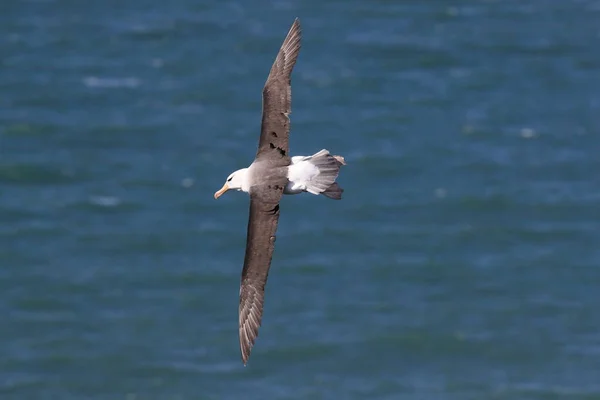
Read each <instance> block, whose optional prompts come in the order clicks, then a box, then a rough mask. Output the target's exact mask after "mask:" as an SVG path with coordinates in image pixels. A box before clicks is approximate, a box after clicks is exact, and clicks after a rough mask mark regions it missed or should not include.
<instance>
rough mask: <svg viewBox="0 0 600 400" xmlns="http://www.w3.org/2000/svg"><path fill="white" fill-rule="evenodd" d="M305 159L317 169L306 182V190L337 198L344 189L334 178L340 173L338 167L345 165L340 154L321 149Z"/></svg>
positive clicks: (339, 197) (340, 196)
mask: <svg viewBox="0 0 600 400" xmlns="http://www.w3.org/2000/svg"><path fill="white" fill-rule="evenodd" d="M306 161H308V162H310V163H311V164H312V165H314V166H315V167H317V168H318V169H319V174H318V175H317V176H315V177H314V178H313V179H311V180H310V181H309V182H307V184H306V191H307V192H309V193H312V194H323V195H324V196H326V197H329V198H330V199H335V200H339V199H341V198H342V192H343V191H344V190H343V189H342V188H341V187H340V186H339V185H338V184H337V183H336V182H335V180H336V179H337V177H338V174H339V173H340V167H341V166H342V165H346V161H345V160H344V157H342V156H333V155H331V154H329V151H327V150H325V149H323V150H321V151H319V152H318V153H315V154H313V155H312V156H310V157H307V159H306Z"/></svg>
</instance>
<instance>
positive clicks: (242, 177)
mask: <svg viewBox="0 0 600 400" xmlns="http://www.w3.org/2000/svg"><path fill="white" fill-rule="evenodd" d="M247 177H248V168H242V169H238V170H237V171H234V172H232V173H231V175H229V176H228V177H227V180H226V181H225V184H224V185H223V187H222V188H221V189H219V190H217V191H216V192H215V199H218V198H219V197H221V195H222V194H223V193H225V192H226V191H228V190H238V191H239V190H243V191H244V192H247V191H248V190H249V185H248V179H247Z"/></svg>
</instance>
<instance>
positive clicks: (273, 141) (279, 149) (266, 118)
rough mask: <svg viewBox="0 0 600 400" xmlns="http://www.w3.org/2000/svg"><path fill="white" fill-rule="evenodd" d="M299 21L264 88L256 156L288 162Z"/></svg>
mask: <svg viewBox="0 0 600 400" xmlns="http://www.w3.org/2000/svg"><path fill="white" fill-rule="evenodd" d="M300 36H301V30H300V21H299V20H298V19H297V18H296V20H295V21H294V24H293V25H292V27H291V28H290V31H289V32H288V34H287V36H286V38H285V40H284V41H283V44H282V45H281V49H279V53H278V54H277V58H275V62H274V63H273V66H272V67H271V72H270V73H269V77H268V78H267V82H266V83H265V87H264V88H263V113H262V127H261V132H260V141H259V143H258V151H257V153H256V159H260V158H262V157H269V158H271V159H272V160H277V159H281V163H280V165H288V164H289V155H288V152H289V133H290V119H289V114H290V113H291V112H292V88H291V76H292V70H293V69H294V65H295V64H296V59H297V58H298V53H299V52H300Z"/></svg>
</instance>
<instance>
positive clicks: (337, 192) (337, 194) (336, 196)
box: [321, 182, 344, 200]
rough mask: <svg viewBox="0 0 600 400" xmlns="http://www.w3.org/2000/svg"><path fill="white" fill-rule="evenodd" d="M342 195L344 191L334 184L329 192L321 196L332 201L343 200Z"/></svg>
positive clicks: (326, 191)
mask: <svg viewBox="0 0 600 400" xmlns="http://www.w3.org/2000/svg"><path fill="white" fill-rule="evenodd" d="M342 193H344V189H342V188H341V187H340V185H338V184H337V183H335V182H333V184H331V186H329V187H328V188H327V190H325V191H324V192H323V193H321V194H322V195H323V196H326V197H328V198H330V199H332V200H341V199H342Z"/></svg>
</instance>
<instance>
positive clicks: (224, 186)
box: [215, 182, 229, 199]
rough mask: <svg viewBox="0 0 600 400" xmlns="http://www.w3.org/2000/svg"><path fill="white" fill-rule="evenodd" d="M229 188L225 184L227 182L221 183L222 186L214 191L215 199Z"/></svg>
mask: <svg viewBox="0 0 600 400" xmlns="http://www.w3.org/2000/svg"><path fill="white" fill-rule="evenodd" d="M228 190H229V186H227V182H225V184H224V185H223V187H222V188H221V189H219V190H217V191H216V192H215V199H218V198H219V197H221V195H222V194H223V193H225V192H226V191H228Z"/></svg>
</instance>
